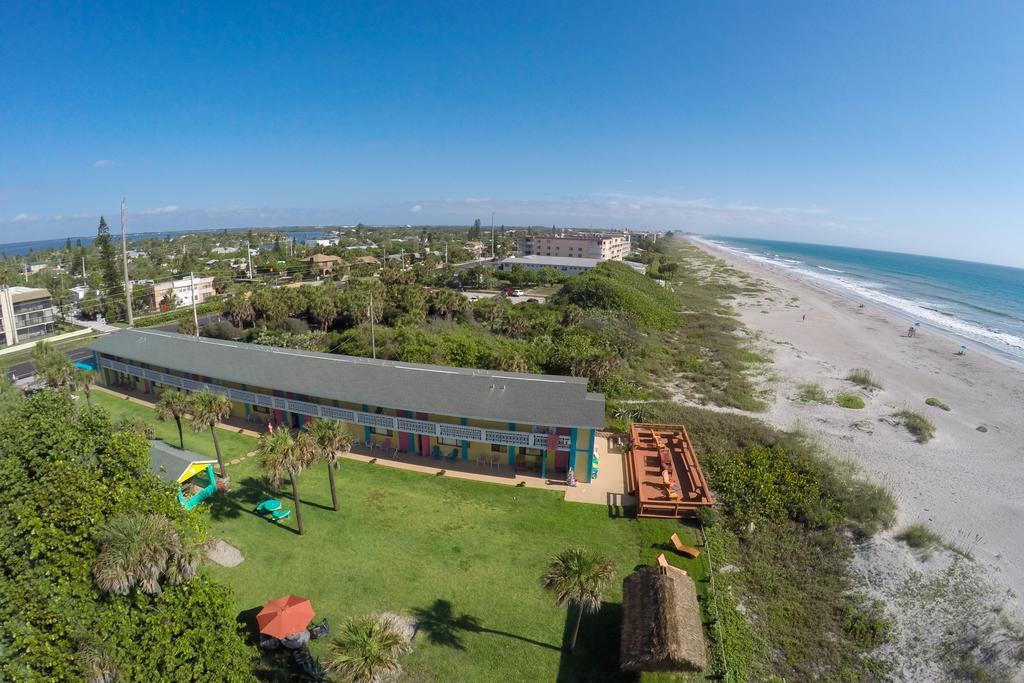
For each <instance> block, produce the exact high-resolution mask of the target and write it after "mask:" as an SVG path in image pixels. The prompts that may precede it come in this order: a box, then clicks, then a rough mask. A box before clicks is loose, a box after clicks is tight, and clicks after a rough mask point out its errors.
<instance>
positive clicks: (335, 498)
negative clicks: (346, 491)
mask: <svg viewBox="0 0 1024 683" xmlns="http://www.w3.org/2000/svg"><path fill="white" fill-rule="evenodd" d="M327 480H328V481H330V482H331V502H332V503H334V511H335V512H337V511H338V492H337V491H336V490H335V489H334V466H333V465H332V464H331V463H327Z"/></svg>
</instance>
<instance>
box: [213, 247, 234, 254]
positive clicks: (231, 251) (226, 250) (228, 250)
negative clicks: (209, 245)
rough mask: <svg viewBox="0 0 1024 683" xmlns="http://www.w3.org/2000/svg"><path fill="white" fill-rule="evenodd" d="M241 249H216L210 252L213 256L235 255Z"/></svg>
mask: <svg viewBox="0 0 1024 683" xmlns="http://www.w3.org/2000/svg"><path fill="white" fill-rule="evenodd" d="M239 249H241V247H237V246H236V247H214V248H213V249H211V250H210V253H211V254H234V253H235V252H236V251H238V250H239Z"/></svg>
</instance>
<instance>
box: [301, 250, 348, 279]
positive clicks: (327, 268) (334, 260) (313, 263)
mask: <svg viewBox="0 0 1024 683" xmlns="http://www.w3.org/2000/svg"><path fill="white" fill-rule="evenodd" d="M303 260H304V261H305V262H306V263H308V264H309V267H310V270H312V271H313V272H314V273H316V274H318V275H327V274H328V273H330V272H333V271H334V266H336V265H337V264H338V263H339V262H340V261H341V257H340V256H331V255H329V254H313V255H312V256H310V257H309V258H307V259H303Z"/></svg>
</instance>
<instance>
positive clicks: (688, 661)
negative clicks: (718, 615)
mask: <svg viewBox="0 0 1024 683" xmlns="http://www.w3.org/2000/svg"><path fill="white" fill-rule="evenodd" d="M619 661H620V663H621V666H622V670H623V671H703V670H704V668H705V667H706V666H707V656H706V653H705V649H704V632H703V630H702V627H701V618H700V605H698V604H697V590H696V587H695V586H694V585H693V579H691V578H690V577H689V576H687V574H686V573H685V572H683V571H681V570H679V569H676V568H674V567H641V568H640V569H638V570H636V571H635V572H633V573H632V574H630V575H629V576H627V577H626V579H625V580H624V581H623V582H622V646H621V651H620V659H619Z"/></svg>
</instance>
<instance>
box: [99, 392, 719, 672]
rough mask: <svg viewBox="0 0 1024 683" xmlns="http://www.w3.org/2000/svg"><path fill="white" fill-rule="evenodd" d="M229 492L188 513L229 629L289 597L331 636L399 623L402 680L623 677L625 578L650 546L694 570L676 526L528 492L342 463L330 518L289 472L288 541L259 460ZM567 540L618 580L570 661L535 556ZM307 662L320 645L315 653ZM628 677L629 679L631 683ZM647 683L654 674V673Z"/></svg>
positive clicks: (198, 445)
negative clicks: (405, 637) (225, 597)
mask: <svg viewBox="0 0 1024 683" xmlns="http://www.w3.org/2000/svg"><path fill="white" fill-rule="evenodd" d="M93 403H94V405H96V406H102V407H103V408H106V409H107V410H109V411H111V412H112V413H114V414H129V415H132V416H134V417H138V418H143V419H145V420H147V421H150V422H152V423H153V424H154V426H155V428H156V430H157V435H158V436H159V437H161V438H164V439H166V440H168V441H170V442H171V443H175V442H176V439H177V430H176V429H175V426H174V423H173V422H170V423H166V422H163V423H161V422H155V421H154V420H153V417H152V410H151V409H149V408H147V407H145V406H140V405H137V404H135V403H132V402H129V401H125V400H124V399H121V398H118V397H116V396H111V395H109V394H106V393H102V392H98V391H97V392H93ZM221 443H222V447H223V448H224V454H225V460H230V459H231V458H234V457H237V456H238V455H240V454H243V453H247V452H249V451H251V450H253V448H254V447H255V440H254V439H253V438H251V437H247V436H243V435H239V434H236V433H233V432H223V433H222V435H221ZM185 446H186V447H187V448H189V449H192V450H195V451H197V452H199V453H204V454H212V453H213V443H212V440H211V439H210V436H209V434H205V433H201V434H194V433H191V432H186V434H185ZM228 474H229V476H230V477H231V482H232V491H231V492H230V493H228V494H226V495H220V496H215V497H214V498H212V499H211V503H210V504H209V505H205V504H204V505H203V506H201V508H200V509H201V510H204V511H208V512H209V515H210V523H211V531H212V534H213V536H215V537H219V538H224V539H225V540H227V541H228V542H230V543H232V544H234V545H235V546H236V547H238V548H239V549H240V550H241V551H242V553H243V555H244V556H245V558H246V559H245V561H244V562H243V563H242V564H241V565H239V566H237V567H234V568H223V567H219V566H216V565H211V566H210V567H209V568H208V570H207V571H209V572H210V573H211V574H212V575H213V576H214V577H215V578H216V579H217V580H219V581H221V582H223V583H226V584H228V585H230V586H231V587H232V589H233V590H234V595H235V600H236V604H237V607H238V610H239V613H240V619H243V620H247V621H248V622H250V623H251V622H252V621H253V619H254V615H255V611H253V610H255V609H257V608H259V607H260V606H262V605H263V604H264V603H265V602H266V601H268V600H270V599H272V598H275V597H278V596H280V595H284V594H287V593H294V594H297V595H301V596H303V597H307V598H309V599H310V600H312V602H313V606H314V609H315V610H316V611H317V614H318V617H327V618H328V619H329V620H330V622H331V624H333V625H335V626H337V625H339V624H340V623H341V622H342V621H343V620H344V619H345V618H346V617H349V616H354V615H359V614H364V613H367V612H378V611H390V612H398V613H402V614H409V615H412V616H414V617H416V618H417V619H419V620H420V621H421V622H422V623H423V626H422V627H421V631H420V633H419V635H417V636H416V640H415V641H414V649H413V652H412V653H410V654H409V655H407V656H406V657H405V658H404V667H405V669H406V677H407V679H408V680H414V681H507V680H523V681H551V680H567V681H574V680H578V681H582V680H587V681H594V680H623V675H622V673H621V672H619V669H618V651H619V624H620V620H621V604H620V603H621V596H622V579H623V578H624V577H625V576H626V575H627V574H629V573H630V572H631V571H633V569H634V568H635V567H636V565H638V564H653V563H654V562H655V560H656V558H657V556H658V554H659V553H660V552H665V554H666V556H667V557H668V558H669V561H670V562H672V563H673V564H675V565H676V566H681V567H684V568H685V569H686V570H687V571H688V572H689V573H690V575H691V576H693V577H694V578H695V579H697V588H698V591H699V592H700V593H701V594H703V592H704V590H705V587H706V584H705V583H704V581H703V577H704V573H705V572H704V564H703V562H702V559H701V560H689V559H684V558H680V557H679V556H677V555H675V553H673V552H670V551H667V550H665V549H664V547H663V545H662V544H664V543H666V542H667V540H668V536H669V535H670V534H671V533H672V532H673V531H676V532H678V533H679V535H680V537H681V538H682V540H683V542H684V543H688V544H691V545H695V544H696V543H697V536H696V533H695V532H694V530H693V529H691V528H689V527H686V526H683V525H681V524H679V523H677V522H673V521H661V520H643V521H638V520H636V519H633V518H632V517H630V516H629V515H631V513H632V511H631V510H626V511H625V513H624V515H623V511H621V510H609V508H607V507H606V506H602V505H586V504H582V503H567V502H565V501H564V499H563V496H562V494H560V493H556V492H553V491H544V490H540V489H530V488H518V487H513V486H502V485H497V484H485V483H480V482H475V481H467V480H462V479H455V478H452V477H438V476H432V475H426V474H420V473H416V472H408V471H403V470H398V469H394V468H390V467H385V466H381V465H374V464H366V463H361V462H355V461H350V460H345V461H343V462H342V463H341V467H340V470H339V472H338V477H337V481H338V496H339V500H340V501H341V508H342V509H341V511H339V512H334V511H333V510H332V509H331V508H330V503H331V497H330V489H329V488H328V484H327V471H326V468H325V466H324V465H323V464H318V465H316V466H315V467H314V468H312V469H311V470H309V471H307V472H305V473H303V474H302V475H301V477H300V482H299V485H300V495H301V498H302V502H303V507H302V511H303V521H304V525H305V528H306V534H305V536H299V535H298V534H297V533H296V531H295V521H294V505H293V503H292V501H291V497H290V488H289V489H286V490H285V491H283V492H279V493H274V492H272V491H271V490H270V489H269V488H268V486H267V484H266V482H265V480H264V479H263V477H262V473H261V471H260V467H259V463H258V461H257V460H256V458H249V459H247V460H245V461H243V462H242V463H241V464H239V465H234V466H232V465H229V466H228ZM268 497H275V498H278V499H280V500H281V501H282V503H283V505H284V507H285V508H288V509H292V510H293V513H292V514H293V518H292V519H291V520H289V521H287V522H285V523H283V524H280V525H277V524H274V523H272V522H269V521H267V520H265V519H263V518H262V517H259V516H257V515H256V514H254V513H253V512H252V510H253V508H254V507H255V505H256V503H258V502H259V501H260V500H263V499H265V498H268ZM572 545H581V546H585V547H587V548H590V549H592V550H595V551H598V552H600V553H602V554H604V555H606V556H608V557H609V558H611V559H612V560H614V562H615V564H616V566H617V568H618V577H617V578H616V580H615V582H614V583H613V585H612V586H611V588H610V589H609V590H608V592H607V595H606V596H605V604H604V606H603V608H602V609H601V611H600V612H598V613H597V614H594V615H588V616H586V617H585V618H584V621H583V626H582V628H581V631H580V638H579V644H578V645H577V648H576V652H575V653H574V654H573V655H564V654H563V653H562V651H561V646H562V643H563V638H564V636H565V633H566V631H567V628H568V627H569V626H570V625H571V622H569V621H568V620H567V611H566V610H565V609H564V608H556V607H555V606H554V604H553V603H552V601H551V598H550V596H549V595H548V594H546V593H545V592H544V591H543V590H541V588H540V585H539V579H540V575H541V573H542V572H543V571H544V569H545V567H546V564H547V561H548V559H549V558H550V557H551V556H552V555H554V554H555V553H557V552H558V551H560V550H562V549H563V548H566V547H568V546H572ZM311 649H312V651H313V653H314V654H315V655H317V656H320V655H322V654H323V653H324V652H325V650H326V641H318V642H315V643H313V644H312V648H311ZM280 661H281V660H280V659H279V658H276V657H274V656H273V655H271V656H268V657H267V658H266V660H265V662H264V664H265V667H266V670H265V671H263V672H262V677H263V678H265V679H267V680H286V679H287V672H288V671H289V670H290V669H289V666H288V665H287V664H285V665H283V666H281V665H280ZM626 680H629V679H628V677H627V678H626ZM658 680H666V677H664V676H662V677H659V678H658Z"/></svg>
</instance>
